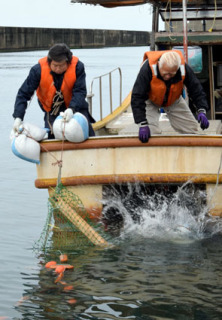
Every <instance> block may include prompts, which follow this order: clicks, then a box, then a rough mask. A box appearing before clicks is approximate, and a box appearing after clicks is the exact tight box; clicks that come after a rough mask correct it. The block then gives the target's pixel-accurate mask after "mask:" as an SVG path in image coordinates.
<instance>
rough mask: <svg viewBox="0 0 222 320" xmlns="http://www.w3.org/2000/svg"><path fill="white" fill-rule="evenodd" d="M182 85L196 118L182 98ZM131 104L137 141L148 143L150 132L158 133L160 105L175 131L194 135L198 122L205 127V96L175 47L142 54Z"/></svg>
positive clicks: (159, 131) (206, 121)
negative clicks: (142, 58)
mask: <svg viewBox="0 0 222 320" xmlns="http://www.w3.org/2000/svg"><path fill="white" fill-rule="evenodd" d="M184 85H185V86H186V88H187V91H188V95H189V97H190V99H191V100H192V102H193V103H194V106H195V107H196V111H197V120H196V119H195V117H194V115H193V114H192V112H191V110H190V108H189V106H188V105H187V103H186V101H185V100H184V98H183V97H182V92H183V86H184ZM131 106H132V111H133V116H134V121H135V123H137V124H138V125H139V139H140V141H141V142H148V140H149V138H150V136H151V135H152V134H161V129H160V127H159V116H160V111H159V110H160V109H161V108H162V109H163V110H164V111H165V113H166V115H167V117H168V119H169V121H170V124H171V126H172V127H173V128H174V129H175V130H176V131H177V132H179V133H183V134H196V133H197V132H198V122H199V123H200V127H201V128H202V129H203V130H204V129H207V128H208V127H209V121H208V119H207V117H206V111H207V110H208V109H209V107H208V103H207V100H206V95H205V93H204V91H203V88H202V86H201V83H200V82H199V80H198V79H197V77H196V76H195V74H194V72H193V71H192V69H191V67H189V65H188V64H186V63H185V60H184V57H183V55H182V53H181V51H179V50H178V51H177V50H170V51H149V52H146V53H145V55H144V62H143V64H142V67H141V69H140V71H139V74H138V76H137V79H136V81H135V84H134V86H133V90H132V98H131Z"/></svg>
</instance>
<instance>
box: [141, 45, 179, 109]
mask: <svg viewBox="0 0 222 320" xmlns="http://www.w3.org/2000/svg"><path fill="white" fill-rule="evenodd" d="M168 51H172V50H166V51H148V52H145V54H144V58H143V61H145V60H146V59H148V60H149V65H150V68H151V70H152V80H151V82H150V91H149V100H151V101H152V102H153V103H155V104H157V105H158V106H162V105H163V101H164V96H165V93H166V89H167V88H166V84H165V82H164V81H163V80H161V79H159V78H157V62H158V60H159V58H160V57H161V56H162V54H163V53H165V52H168ZM173 51H176V52H177V53H179V55H180V57H181V65H180V71H181V76H182V80H181V81H179V82H177V83H173V84H171V86H170V91H169V95H168V99H167V102H166V104H165V105H164V107H168V106H171V105H172V104H173V103H174V102H175V101H176V100H177V99H179V97H180V96H181V93H182V91H183V81H184V79H185V59H184V57H183V54H182V52H181V51H180V50H173Z"/></svg>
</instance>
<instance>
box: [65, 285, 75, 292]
mask: <svg viewBox="0 0 222 320" xmlns="http://www.w3.org/2000/svg"><path fill="white" fill-rule="evenodd" d="M73 289H74V287H73V286H72V285H71V286H65V287H64V288H63V290H64V291H70V290H73Z"/></svg>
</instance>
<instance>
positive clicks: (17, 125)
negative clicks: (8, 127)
mask: <svg viewBox="0 0 222 320" xmlns="http://www.w3.org/2000/svg"><path fill="white" fill-rule="evenodd" d="M22 129H23V125H22V120H21V119H20V118H16V119H15V121H14V124H13V131H14V133H20V132H21V131H22Z"/></svg>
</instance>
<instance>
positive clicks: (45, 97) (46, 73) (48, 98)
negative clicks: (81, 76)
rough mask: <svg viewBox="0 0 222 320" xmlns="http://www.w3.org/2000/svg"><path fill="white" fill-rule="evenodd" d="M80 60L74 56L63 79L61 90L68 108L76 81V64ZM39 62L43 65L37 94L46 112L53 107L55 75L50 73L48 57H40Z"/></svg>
mask: <svg viewBox="0 0 222 320" xmlns="http://www.w3.org/2000/svg"><path fill="white" fill-rule="evenodd" d="M78 60H79V59H78V58H77V57H72V61H71V63H70V64H69V65H68V68H67V70H66V72H65V74H64V78H63V81H62V85H61V92H62V94H63V97H64V102H65V105H66V108H68V106H69V104H70V101H71V99H72V89H73V86H74V84H75V82H76V65H77V62H78ZM39 64H40V66H41V79H40V83H39V86H38V89H37V90H36V94H37V97H38V99H39V101H40V103H41V105H42V107H43V109H44V110H45V111H46V112H49V111H50V110H51V108H52V103H53V98H54V95H55V93H56V88H55V86H54V80H53V76H52V75H51V73H50V72H51V69H50V67H49V64H48V62H47V57H44V58H42V59H40V60H39Z"/></svg>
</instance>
